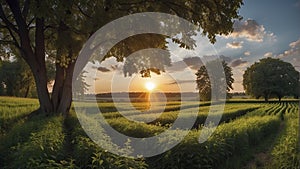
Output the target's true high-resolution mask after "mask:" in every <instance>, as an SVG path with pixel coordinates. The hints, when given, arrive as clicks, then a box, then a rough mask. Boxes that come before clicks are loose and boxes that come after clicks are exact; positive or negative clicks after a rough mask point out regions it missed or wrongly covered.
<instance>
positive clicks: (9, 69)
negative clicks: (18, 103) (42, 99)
mask: <svg viewBox="0 0 300 169" xmlns="http://www.w3.org/2000/svg"><path fill="white" fill-rule="evenodd" d="M0 84H1V86H0V89H1V87H2V93H1V94H2V95H7V96H17V97H36V89H35V83H34V77H33V75H32V72H31V71H30V69H29V67H28V65H27V64H26V63H25V62H24V61H23V60H22V59H20V60H15V61H9V60H6V61H3V62H2V66H0Z"/></svg>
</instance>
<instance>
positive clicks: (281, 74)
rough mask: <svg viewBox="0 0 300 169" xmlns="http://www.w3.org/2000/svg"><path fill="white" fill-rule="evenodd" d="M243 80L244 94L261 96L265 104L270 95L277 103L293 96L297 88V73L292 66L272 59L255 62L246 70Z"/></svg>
mask: <svg viewBox="0 0 300 169" xmlns="http://www.w3.org/2000/svg"><path fill="white" fill-rule="evenodd" d="M243 78H244V79H243V86H244V89H245V91H246V93H247V94H250V95H252V96H255V97H256V98H259V97H261V96H262V97H264V99H265V101H266V102H268V99H269V98H270V96H271V95H275V96H277V97H278V99H279V101H281V98H282V97H283V96H286V95H291V96H293V95H295V91H296V90H297V88H298V86H299V72H297V71H296V70H295V68H294V67H293V65H292V64H290V63H287V62H284V61H282V60H280V59H274V58H264V59H261V60H260V61H259V62H255V63H254V64H253V65H251V66H250V67H249V68H247V70H246V71H245V73H244V75H243Z"/></svg>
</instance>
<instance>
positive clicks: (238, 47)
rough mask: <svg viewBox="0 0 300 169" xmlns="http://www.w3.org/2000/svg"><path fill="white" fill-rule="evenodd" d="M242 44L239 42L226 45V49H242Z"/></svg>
mask: <svg viewBox="0 0 300 169" xmlns="http://www.w3.org/2000/svg"><path fill="white" fill-rule="evenodd" d="M243 43H244V42H243V41H241V42H231V43H227V44H226V47H227V48H232V49H240V48H242V47H243V45H242V44H243Z"/></svg>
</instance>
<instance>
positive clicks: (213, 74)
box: [196, 59, 234, 101]
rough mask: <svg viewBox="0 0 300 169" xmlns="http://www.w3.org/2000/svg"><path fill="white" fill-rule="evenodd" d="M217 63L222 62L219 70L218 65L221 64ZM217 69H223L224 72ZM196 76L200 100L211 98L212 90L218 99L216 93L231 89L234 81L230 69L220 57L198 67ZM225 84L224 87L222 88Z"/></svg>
mask: <svg viewBox="0 0 300 169" xmlns="http://www.w3.org/2000/svg"><path fill="white" fill-rule="evenodd" d="M219 63H222V66H223V70H220V68H219V67H220V66H221V65H220V64H219ZM218 70H219V71H224V74H222V73H221V72H219V71H218ZM196 76H197V78H196V83H197V89H198V90H199V95H200V99H201V100H205V101H206V100H211V98H212V91H214V92H215V95H216V96H215V98H216V99H218V98H219V97H220V96H218V95H220V94H221V93H224V92H225V91H227V92H229V91H230V90H231V89H233V87H232V83H233V82H234V79H233V77H232V76H233V74H232V69H231V68H230V67H229V66H228V64H227V63H226V62H225V61H224V60H223V61H221V60H220V59H217V60H213V61H210V62H208V63H207V64H206V65H203V66H201V67H200V69H199V70H198V71H197V73H196ZM224 76H225V79H224ZM223 84H224V85H223ZM225 86H226V88H223V87H225Z"/></svg>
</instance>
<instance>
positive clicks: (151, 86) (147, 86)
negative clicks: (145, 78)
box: [145, 82, 156, 91]
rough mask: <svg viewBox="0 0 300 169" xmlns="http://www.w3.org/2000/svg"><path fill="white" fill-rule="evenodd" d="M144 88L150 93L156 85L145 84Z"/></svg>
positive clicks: (151, 83)
mask: <svg viewBox="0 0 300 169" xmlns="http://www.w3.org/2000/svg"><path fill="white" fill-rule="evenodd" d="M145 87H146V89H147V90H149V91H152V90H153V89H154V88H155V87H156V85H155V84H154V83H153V82H146V84H145Z"/></svg>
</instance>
